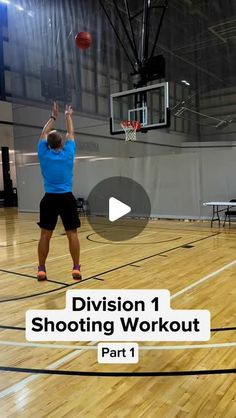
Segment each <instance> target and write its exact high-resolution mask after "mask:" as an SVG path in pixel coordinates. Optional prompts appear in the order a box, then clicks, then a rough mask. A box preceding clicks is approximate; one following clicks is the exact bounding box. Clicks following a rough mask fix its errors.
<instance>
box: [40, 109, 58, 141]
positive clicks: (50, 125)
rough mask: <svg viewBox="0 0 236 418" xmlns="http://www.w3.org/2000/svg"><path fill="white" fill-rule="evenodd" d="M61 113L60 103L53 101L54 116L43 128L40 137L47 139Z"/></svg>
mask: <svg viewBox="0 0 236 418" xmlns="http://www.w3.org/2000/svg"><path fill="white" fill-rule="evenodd" d="M58 114H59V105H58V104H57V103H56V102H53V106H52V116H51V117H50V119H49V120H48V121H47V123H46V125H44V127H43V130H42V132H41V135H40V139H47V136H48V134H49V132H50V131H51V130H52V129H53V127H54V124H55V121H56V119H57V117H58Z"/></svg>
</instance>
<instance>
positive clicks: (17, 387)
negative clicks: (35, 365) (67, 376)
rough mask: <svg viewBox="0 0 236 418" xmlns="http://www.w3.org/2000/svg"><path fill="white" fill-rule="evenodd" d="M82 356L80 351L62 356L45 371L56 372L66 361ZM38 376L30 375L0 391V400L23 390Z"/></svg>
mask: <svg viewBox="0 0 236 418" xmlns="http://www.w3.org/2000/svg"><path fill="white" fill-rule="evenodd" d="M80 354H82V351H80V352H79V351H72V353H69V354H67V355H66V356H63V357H62V358H61V359H60V360H57V361H55V362H54V363H51V364H49V365H48V366H47V368H46V370H47V369H48V368H51V369H52V370H56V369H57V368H58V367H60V366H62V365H63V364H65V363H67V362H68V361H70V360H72V359H73V358H74V357H76V356H78V355H80ZM38 377H39V376H38V375H35V374H34V375H32V376H29V377H26V378H25V379H23V380H21V381H20V382H17V383H14V384H13V385H11V386H9V387H8V388H6V389H4V390H2V391H1V392H0V399H2V398H5V397H6V396H8V395H11V394H13V393H15V392H17V391H18V390H19V391H20V390H21V389H23V388H24V387H25V386H26V385H27V384H28V383H31V382H32V381H34V380H36V379H37V378H38Z"/></svg>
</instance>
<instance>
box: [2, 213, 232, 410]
mask: <svg viewBox="0 0 236 418" xmlns="http://www.w3.org/2000/svg"><path fill="white" fill-rule="evenodd" d="M36 221H37V215H36V214H26V213H17V211H16V209H4V208H2V209H0V279H1V280H0V289H1V296H0V302H1V305H0V306H1V310H0V331H1V339H0V352H1V356H0V358H1V361H0V366H1V368H0V371H1V374H0V411H1V412H0V416H1V418H5V417H14V418H15V417H24V418H28V417H30V418H32V417H36V418H41V417H50V418H54V417H55V418H60V417H73V418H74V417H75V418H77V417H83V418H98V417H99V418H108V417H109V418H110V417H111V418H123V417H127V418H141V417H142V418H144V417H145V418H152V417H153V418H154V417H155V418H159V417H160V418H162V417H164V418H172V417H178V418H179V417H201V418H205V417H224V418H235V417H236V396H235V393H236V374H235V371H236V336H235V332H236V286H235V284H236V283H235V282H236V279H235V277H236V225H235V224H232V226H231V229H230V230H229V229H228V227H227V228H225V230H224V229H223V228H221V229H220V230H219V229H218V228H217V226H215V227H214V228H213V229H212V230H211V229H210V226H209V223H207V222H205V223H202V222H181V221H151V222H150V223H149V224H148V226H147V228H146V229H145V230H144V231H143V232H142V234H141V235H139V236H138V237H137V238H135V239H132V240H131V241H124V242H123V243H117V244H115V243H112V242H107V241H105V240H104V239H103V238H100V237H99V236H97V235H95V234H93V231H92V230H91V228H90V226H89V225H88V223H87V222H86V220H85V219H84V218H82V228H81V229H80V232H79V235H80V240H81V249H82V251H81V258H82V260H81V261H82V271H83V281H82V282H81V283H76V284H75V282H74V281H73V279H72V278H71V260H70V256H69V253H68V245H67V240H66V237H65V235H64V233H63V228H62V226H61V224H58V227H57V229H56V231H55V233H54V236H53V238H52V241H51V249H50V255H49V258H48V263H47V270H48V277H49V279H50V281H48V282H42V283H38V282H37V280H36V279H35V271H36V267H37V258H36V253H37V241H38V237H39V230H38V227H37V225H36ZM98 222H101V223H102V219H101V218H100V219H98ZM88 235H90V240H88V239H87V237H88ZM67 285H72V286H73V287H66V286H67ZM190 285H193V286H192V287H191V288H190V289H189V286H190ZM71 288H72V289H79V288H80V289H113V288H125V289H152V288H156V289H163V288H166V289H169V290H170V292H171V295H172V301H171V306H172V308H174V309H209V310H210V312H211V315H212V323H211V328H212V329H213V331H212V333H211V339H210V341H208V342H202V343H198V345H199V344H200V346H201V347H199V348H196V347H195V348H193V349H190V348H188V347H182V348H179V347H178V346H180V345H181V346H183V345H186V346H189V345H191V346H194V345H196V343H153V342H152V343H139V345H140V347H141V349H140V360H139V363H138V364H135V365H132V364H129V365H105V364H98V363H97V353H96V350H95V349H94V343H90V344H89V341H88V343H87V342H83V343H81V342H78V343H68V342H67V343H65V344H67V345H68V344H69V345H70V346H71V348H68V349H63V348H62V349H60V348H55V347H54V345H55V343H47V347H46V348H45V347H37V346H35V345H34V344H33V343H29V342H28V341H26V339H25V333H24V327H25V319H24V315H25V311H26V310H27V309H37V308H39V309H63V308H64V306H65V295H66V290H67V289H71ZM25 344H26V345H25ZM56 344H57V345H58V344H64V343H56ZM76 345H80V346H84V349H81V350H74V349H73V346H76ZM150 345H151V346H153V348H152V349H151V350H145V349H143V348H145V347H146V346H150ZM170 345H174V346H175V349H170V348H168V346H170ZM160 346H162V347H163V348H162V349H161V350H160V349H159V350H157V349H156V347H159V348H160ZM22 368H23V371H22ZM35 369H39V371H40V373H35ZM60 371H64V374H55V373H57V372H60ZM71 371H76V372H77V375H76V373H75V374H74V375H70V372H71ZM180 371H181V372H183V374H182V375H178V374H177V373H176V372H180ZM194 371H198V372H199V371H203V373H204V374H200V373H196V374H194ZM214 371H216V372H215V374H214ZM46 372H47V373H48V374H45V373H46ZM80 372H95V373H96V372H111V376H96V375H95V376H86V375H85V376H81V375H80ZM114 372H121V373H122V372H129V373H130V375H129V376H126V377H124V376H122V375H121V376H112V373H114ZM137 372H143V373H144V375H143V376H139V377H138V376H135V373H137ZM145 372H155V373H156V375H154V376H145ZM163 372H164V375H161V376H160V373H163ZM185 372H186V374H185ZM187 372H189V373H187ZM158 373H159V375H158Z"/></svg>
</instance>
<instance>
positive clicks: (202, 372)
mask: <svg viewBox="0 0 236 418" xmlns="http://www.w3.org/2000/svg"><path fill="white" fill-rule="evenodd" d="M0 370H1V371H5V372H17V373H31V374H50V375H53V374H57V375H65V376H91V377H92V376H93V377H148V376H153V377H154V376H156V377H158V376H196V375H209V374H233V373H236V369H218V370H217V369H216V370H181V371H168V372H82V371H79V370H50V369H29V368H24V367H8V366H0Z"/></svg>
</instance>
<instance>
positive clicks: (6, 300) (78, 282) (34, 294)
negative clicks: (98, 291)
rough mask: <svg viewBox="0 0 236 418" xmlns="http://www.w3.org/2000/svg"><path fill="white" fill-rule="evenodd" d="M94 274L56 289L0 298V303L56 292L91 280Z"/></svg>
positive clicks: (44, 281)
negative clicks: (10, 297)
mask: <svg viewBox="0 0 236 418" xmlns="http://www.w3.org/2000/svg"><path fill="white" fill-rule="evenodd" d="M95 278H96V276H94V277H93V276H92V277H88V278H87V279H83V280H80V281H79V280H75V281H74V282H73V283H69V284H67V285H65V286H61V287H58V288H57V289H51V290H46V291H45V292H40V293H33V294H31V295H26V296H19V297H17V298H12V299H4V300H0V303H5V302H16V301H17V300H22V299H30V298H33V297H37V296H43V295H47V294H48V293H53V292H57V291H58V290H62V289H66V288H67V287H71V286H74V285H75V284H82V283H84V282H87V281H88V280H93V279H95ZM47 281H48V280H42V282H43V283H47Z"/></svg>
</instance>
